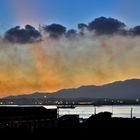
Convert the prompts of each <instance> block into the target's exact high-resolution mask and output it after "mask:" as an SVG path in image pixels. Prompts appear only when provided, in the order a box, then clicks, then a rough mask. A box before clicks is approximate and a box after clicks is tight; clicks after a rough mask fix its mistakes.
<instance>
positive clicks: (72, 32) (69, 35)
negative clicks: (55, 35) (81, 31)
mask: <svg viewBox="0 0 140 140" xmlns="http://www.w3.org/2000/svg"><path fill="white" fill-rule="evenodd" d="M77 35H78V34H77V31H76V30H74V29H70V30H68V31H67V32H66V37H67V38H69V39H73V38H75V37H76V36H77Z"/></svg>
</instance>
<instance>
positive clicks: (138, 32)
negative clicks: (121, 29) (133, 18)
mask: <svg viewBox="0 0 140 140" xmlns="http://www.w3.org/2000/svg"><path fill="white" fill-rule="evenodd" d="M130 33H131V35H135V36H137V35H138V36H139V35H140V26H135V27H134V28H132V29H130Z"/></svg>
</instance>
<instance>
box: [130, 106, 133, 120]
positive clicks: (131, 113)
mask: <svg viewBox="0 0 140 140" xmlns="http://www.w3.org/2000/svg"><path fill="white" fill-rule="evenodd" d="M130 117H131V119H132V118H133V108H132V107H131V112H130Z"/></svg>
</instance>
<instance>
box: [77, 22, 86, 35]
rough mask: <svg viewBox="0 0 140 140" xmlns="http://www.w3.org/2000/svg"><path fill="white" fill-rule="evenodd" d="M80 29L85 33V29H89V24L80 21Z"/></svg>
mask: <svg viewBox="0 0 140 140" xmlns="http://www.w3.org/2000/svg"><path fill="white" fill-rule="evenodd" d="M78 29H79V30H80V35H84V34H85V31H86V30H87V29H88V25H86V24H84V23H80V24H78Z"/></svg>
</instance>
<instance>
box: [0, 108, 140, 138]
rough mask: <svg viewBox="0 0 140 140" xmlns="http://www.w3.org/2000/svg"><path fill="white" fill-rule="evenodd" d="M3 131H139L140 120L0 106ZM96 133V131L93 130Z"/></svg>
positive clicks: (41, 132)
mask: <svg viewBox="0 0 140 140" xmlns="http://www.w3.org/2000/svg"><path fill="white" fill-rule="evenodd" d="M0 114H1V115H0V133H1V134H6V135H7V134H16V135H17V134H18V135H19V134H20V136H23V135H26V136H29V135H38V136H39V135H47V134H48V133H49V130H51V131H53V132H55V131H54V130H59V131H61V132H64V130H68V131H69V133H71V131H70V129H71V130H76V129H80V130H87V129H91V130H92V131H93V130H98V131H99V130H100V131H102V130H103V131H104V130H111V129H112V130H139V129H140V119H137V118H112V114H111V113H110V112H102V113H99V114H94V115H92V116H91V117H90V118H89V119H80V118H79V115H65V116H62V117H59V116H58V114H57V109H45V108H44V107H0ZM93 132H94V131H93Z"/></svg>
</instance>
